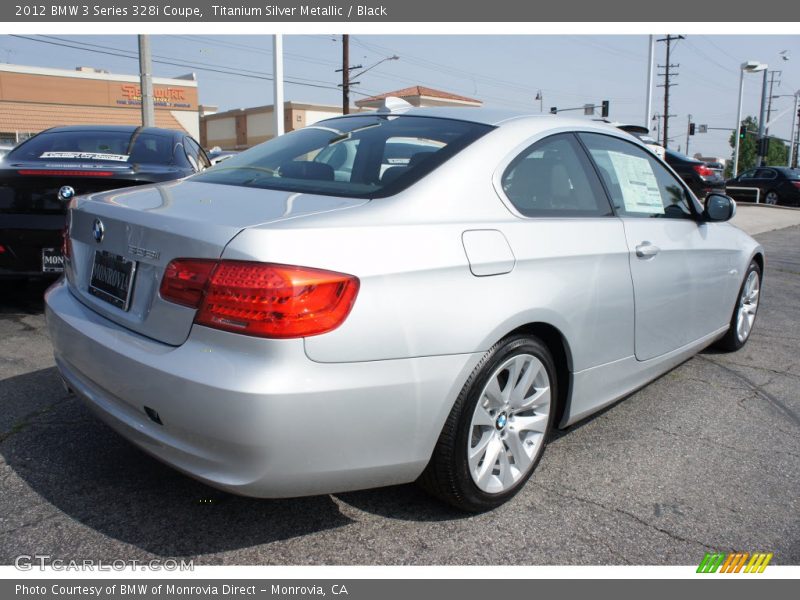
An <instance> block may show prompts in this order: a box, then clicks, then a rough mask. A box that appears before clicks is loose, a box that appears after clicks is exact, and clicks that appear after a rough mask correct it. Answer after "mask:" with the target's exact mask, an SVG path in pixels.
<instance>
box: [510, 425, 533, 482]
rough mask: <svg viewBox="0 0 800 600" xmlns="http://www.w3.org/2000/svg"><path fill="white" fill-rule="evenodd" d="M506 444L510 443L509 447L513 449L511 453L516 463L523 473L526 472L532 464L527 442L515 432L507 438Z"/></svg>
mask: <svg viewBox="0 0 800 600" xmlns="http://www.w3.org/2000/svg"><path fill="white" fill-rule="evenodd" d="M506 444H508V449H509V450H511V455H512V456H513V457H514V464H515V465H516V466H517V468H518V469H519V470H520V472H521V473H524V472H525V471H526V470H527V469H528V466H529V465H530V464H531V457H530V455H529V454H528V451H527V449H526V448H525V442H523V441H522V440H521V439H520V437H519V436H518V435H517V434H516V432H513V433H512V434H511V435H509V436H508V437H507V438H506Z"/></svg>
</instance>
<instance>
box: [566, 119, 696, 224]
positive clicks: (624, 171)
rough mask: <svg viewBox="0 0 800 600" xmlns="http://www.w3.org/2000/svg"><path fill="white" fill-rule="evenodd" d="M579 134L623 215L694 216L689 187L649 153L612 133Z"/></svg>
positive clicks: (672, 217) (615, 205)
mask: <svg viewBox="0 0 800 600" xmlns="http://www.w3.org/2000/svg"><path fill="white" fill-rule="evenodd" d="M579 135H580V137H581V140H583V142H584V144H586V147H587V148H588V149H589V154H591V156H592V159H594V162H595V164H596V165H597V168H598V171H599V172H600V176H601V178H602V179H603V182H604V183H605V184H606V188H607V189H608V192H609V194H610V195H611V201H612V202H613V203H614V207H615V208H616V209H617V212H618V213H619V214H620V215H621V216H625V217H661V218H669V219H690V218H692V209H691V200H690V199H689V194H688V192H687V191H686V188H685V187H684V186H683V184H682V183H681V182H680V181H678V179H676V178H675V177H674V176H673V175H672V174H671V173H670V172H669V171H667V170H666V169H665V168H664V167H663V166H661V164H660V163H659V162H658V161H657V160H655V159H654V158H653V157H652V156H650V154H649V153H648V152H646V151H644V150H642V149H641V148H639V147H638V146H636V145H635V144H632V143H630V142H627V141H625V140H621V139H619V138H616V137H612V136H610V135H602V134H598V133H581V134H579Z"/></svg>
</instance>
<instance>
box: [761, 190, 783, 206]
mask: <svg viewBox="0 0 800 600" xmlns="http://www.w3.org/2000/svg"><path fill="white" fill-rule="evenodd" d="M779 200H780V198H779V197H778V192H776V191H775V190H770V191H768V192H767V195H766V196H764V204H769V205H770V206H777V205H778V201H779Z"/></svg>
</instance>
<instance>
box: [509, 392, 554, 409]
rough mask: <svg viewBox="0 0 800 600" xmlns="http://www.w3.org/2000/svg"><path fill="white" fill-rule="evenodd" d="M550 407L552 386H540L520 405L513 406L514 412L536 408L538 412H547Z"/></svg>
mask: <svg viewBox="0 0 800 600" xmlns="http://www.w3.org/2000/svg"><path fill="white" fill-rule="evenodd" d="M549 407H550V386H547V387H543V388H538V389H536V390H534V392H533V394H531V395H530V396H529V397H527V398H525V399H524V400H523V401H522V402H520V404H519V405H515V406H512V408H513V412H515V413H519V412H525V411H529V410H535V411H536V412H541V413H545V414H546V413H547V411H548V409H549Z"/></svg>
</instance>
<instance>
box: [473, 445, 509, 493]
mask: <svg viewBox="0 0 800 600" xmlns="http://www.w3.org/2000/svg"><path fill="white" fill-rule="evenodd" d="M502 451H503V442H501V441H500V439H499V438H498V437H497V436H492V439H491V440H490V441H489V444H488V445H487V447H486V454H485V456H484V457H483V464H482V465H481V467H480V470H479V471H478V485H482V486H483V485H486V484H487V483H488V481H489V478H490V477H491V476H492V471H494V466H495V464H497V458H498V456H500V452H502Z"/></svg>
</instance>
